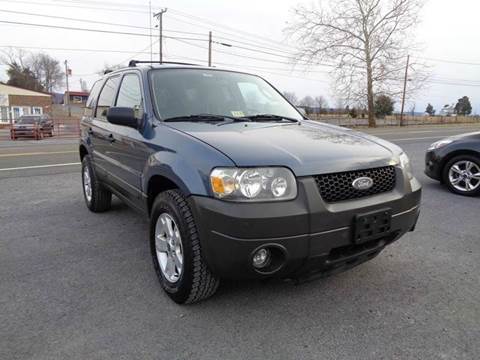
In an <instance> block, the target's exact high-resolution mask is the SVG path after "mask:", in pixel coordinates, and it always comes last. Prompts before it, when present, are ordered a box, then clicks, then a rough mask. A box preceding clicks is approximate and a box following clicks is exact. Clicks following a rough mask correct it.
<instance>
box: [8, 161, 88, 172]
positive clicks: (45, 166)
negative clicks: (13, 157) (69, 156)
mask: <svg viewBox="0 0 480 360" xmlns="http://www.w3.org/2000/svg"><path fill="white" fill-rule="evenodd" d="M80 164H81V163H79V162H75V163H65V164H51V165H34V166H20V167H14V168H3V169H0V171H12V170H28V169H44V168H51V167H62V166H73V165H80Z"/></svg>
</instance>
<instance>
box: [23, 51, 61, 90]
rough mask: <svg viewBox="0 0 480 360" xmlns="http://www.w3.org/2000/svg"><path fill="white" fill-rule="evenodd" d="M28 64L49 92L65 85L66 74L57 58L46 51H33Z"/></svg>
mask: <svg viewBox="0 0 480 360" xmlns="http://www.w3.org/2000/svg"><path fill="white" fill-rule="evenodd" d="M28 65H29V67H30V68H31V69H32V71H33V73H34V74H35V76H36V78H37V79H39V81H40V82H41V83H42V85H43V87H44V88H45V89H46V90H47V91H48V92H52V91H53V90H54V89H58V88H59V87H61V86H63V79H64V77H65V74H64V72H63V70H62V67H61V66H60V62H59V61H58V60H57V59H54V58H53V57H51V56H50V55H48V54H45V53H36V54H35V53H33V54H31V55H30V57H29V58H28Z"/></svg>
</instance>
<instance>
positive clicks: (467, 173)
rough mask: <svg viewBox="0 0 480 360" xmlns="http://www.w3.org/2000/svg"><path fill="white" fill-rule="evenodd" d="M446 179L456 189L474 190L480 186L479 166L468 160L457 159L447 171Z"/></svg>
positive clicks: (463, 190)
mask: <svg viewBox="0 0 480 360" xmlns="http://www.w3.org/2000/svg"><path fill="white" fill-rule="evenodd" d="M448 180H449V181H450V184H451V185H452V186H453V187H454V188H455V189H457V190H458V191H462V192H470V191H474V190H476V189H477V188H478V187H479V186H480V166H479V165H477V164H476V163H474V162H473V161H470V160H461V161H457V162H456V163H455V164H453V165H452V166H451V167H450V169H449V171H448Z"/></svg>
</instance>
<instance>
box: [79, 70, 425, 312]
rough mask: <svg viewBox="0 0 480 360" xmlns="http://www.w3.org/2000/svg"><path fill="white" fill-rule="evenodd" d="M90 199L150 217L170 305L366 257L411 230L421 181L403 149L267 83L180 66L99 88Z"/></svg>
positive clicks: (88, 127)
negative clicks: (308, 108)
mask: <svg viewBox="0 0 480 360" xmlns="http://www.w3.org/2000/svg"><path fill="white" fill-rule="evenodd" d="M81 128H82V129H81V130H82V134H81V140H80V147H79V150H80V158H81V161H82V183H83V192H84V197H85V202H86V205H87V207H88V208H89V209H90V210H91V211H93V212H102V211H106V210H108V209H109V208H110V205H111V199H112V194H115V195H116V196H118V197H119V198H120V199H122V200H123V201H125V202H126V203H127V204H129V205H130V206H131V207H133V208H134V209H137V210H138V211H140V212H142V213H144V214H145V215H146V216H147V217H148V218H149V219H150V246H151V253H152V258H153V265H154V267H155V270H156V273H157V275H158V279H159V281H160V284H161V286H162V287H163V289H164V290H165V291H166V293H167V294H168V295H169V296H170V297H171V298H172V299H173V300H174V301H176V302H177V303H191V302H195V301H199V300H201V299H204V298H207V297H209V296H210V295H212V294H213V293H214V292H215V290H216V289H217V286H218V284H219V280H220V279H221V278H230V279H232V278H233V279H236V278H244V279H266V278H270V277H280V278H291V279H295V280H302V279H308V278H311V277H314V276H323V275H326V274H334V273H337V272H340V271H343V270H347V269H350V268H352V267H354V266H357V265H359V264H361V263H363V262H365V261H368V260H371V259H373V258H374V257H375V256H376V255H378V254H379V253H380V252H381V251H382V250H383V249H384V248H385V247H386V246H388V245H389V244H391V243H393V242H394V241H396V240H398V239H399V238H400V237H402V236H403V235H404V234H405V233H407V232H409V231H413V230H414V228H415V224H416V222H417V219H418V216H419V212H420V197H421V185H420V183H419V182H418V181H417V180H416V179H415V177H414V176H413V174H412V170H411V168H410V162H409V159H408V157H407V155H406V154H405V153H404V152H403V150H402V149H401V148H399V147H398V146H396V145H394V144H392V143H389V142H387V141H385V140H381V139H379V138H376V137H373V136H370V135H367V134H362V133H359V132H356V131H352V130H349V129H345V128H341V127H337V126H333V125H327V124H322V123H319V122H316V121H311V120H309V119H307V118H306V117H304V116H303V115H302V114H301V113H300V112H299V111H298V109H296V108H295V107H294V106H293V105H292V104H290V103H289V102H288V101H287V100H286V99H285V98H284V97H283V96H282V94H281V93H280V92H279V91H278V90H276V89H275V88H274V87H273V86H272V85H270V84H269V83H268V82H267V81H265V80H263V79H262V78H260V77H258V76H255V75H251V74H247V73H242V72H234V71H227V70H221V69H212V68H206V67H202V66H194V65H192V66H189V65H181V64H163V65H160V66H141V67H138V66H136V62H132V64H131V66H130V67H128V68H124V69H120V70H117V71H114V72H111V73H109V74H107V75H106V76H105V77H104V78H103V79H101V80H100V81H98V82H97V83H96V84H95V85H94V87H93V89H92V91H91V93H90V98H89V100H88V102H87V109H86V112H85V117H84V118H83V119H82V123H81Z"/></svg>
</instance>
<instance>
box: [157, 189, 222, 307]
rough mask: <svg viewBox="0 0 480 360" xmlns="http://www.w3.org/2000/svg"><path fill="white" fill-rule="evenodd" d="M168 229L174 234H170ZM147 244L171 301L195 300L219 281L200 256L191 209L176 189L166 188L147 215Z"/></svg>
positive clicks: (179, 302)
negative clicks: (148, 242)
mask: <svg viewBox="0 0 480 360" xmlns="http://www.w3.org/2000/svg"><path fill="white" fill-rule="evenodd" d="M165 221H170V222H169V224H170V225H168V226H166V225H165V224H166V222H165ZM164 225H165V226H164ZM165 229H169V230H170V231H164V230H165ZM168 232H170V233H171V234H175V235H173V236H169V234H168ZM172 238H173V241H172ZM167 244H168V245H167ZM175 245H176V246H175ZM150 248H151V253H152V258H153V265H154V268H155V271H156V273H157V276H158V279H159V281H160V284H161V286H162V288H163V289H164V290H165V292H166V293H167V295H168V296H169V297H170V298H171V299H172V300H173V301H175V302H176V303H178V304H187V303H194V302H197V301H200V300H203V299H206V298H208V297H210V296H212V295H213V294H214V293H215V292H216V290H217V288H218V285H219V283H220V281H219V279H218V278H217V277H216V276H215V275H213V274H212V272H211V271H210V269H209V268H208V266H207V264H206V263H205V261H204V260H203V257H202V249H201V245H200V239H199V235H198V232H197V226H196V224H195V220H194V218H193V215H192V211H191V210H190V207H189V205H188V202H187V200H186V199H185V197H184V195H183V194H182V193H181V192H180V191H179V190H168V191H165V192H163V193H161V194H159V195H158V196H157V198H156V199H155V201H154V203H153V207H152V216H151V218H150ZM169 259H170V261H174V263H175V265H171V264H170V265H171V266H174V267H173V268H170V270H171V271H168V269H169V265H168V261H169ZM172 259H173V260H172ZM180 260H181V261H180ZM177 265H178V266H177Z"/></svg>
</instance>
